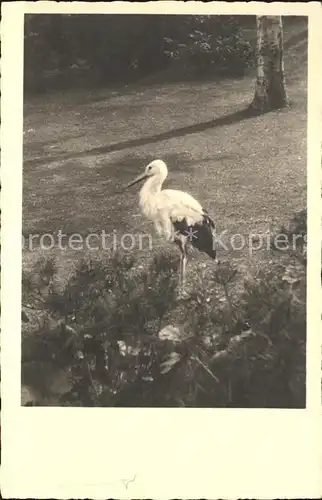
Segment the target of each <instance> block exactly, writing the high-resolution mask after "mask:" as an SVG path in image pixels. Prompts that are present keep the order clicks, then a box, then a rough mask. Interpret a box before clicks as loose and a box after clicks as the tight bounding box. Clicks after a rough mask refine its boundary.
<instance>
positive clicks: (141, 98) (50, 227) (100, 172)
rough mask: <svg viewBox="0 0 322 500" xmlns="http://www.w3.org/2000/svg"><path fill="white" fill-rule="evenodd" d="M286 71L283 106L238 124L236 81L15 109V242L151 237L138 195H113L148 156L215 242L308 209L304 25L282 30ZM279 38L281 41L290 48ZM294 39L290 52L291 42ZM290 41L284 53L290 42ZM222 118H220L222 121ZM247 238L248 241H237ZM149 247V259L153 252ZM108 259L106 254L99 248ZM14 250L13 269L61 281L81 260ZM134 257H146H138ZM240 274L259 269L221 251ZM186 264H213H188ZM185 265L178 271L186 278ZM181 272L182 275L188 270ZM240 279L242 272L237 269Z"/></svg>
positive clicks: (59, 97) (262, 255) (242, 99)
mask: <svg viewBox="0 0 322 500" xmlns="http://www.w3.org/2000/svg"><path fill="white" fill-rule="evenodd" d="M285 40H286V49H285V73H286V84H287V90H288V94H289V98H290V101H291V106H290V107H289V108H287V109H283V110H280V111H276V112H271V113H269V114H265V115H263V116H258V117H253V118H247V119H243V120H241V119H240V115H238V111H239V110H242V109H244V108H245V107H247V105H248V104H249V103H250V102H251V100H252V97H253V93H254V75H253V74H251V75H248V76H246V77H244V78H243V79H236V80H223V81H212V82H202V83H200V82H183V83H175V84H167V85H155V84H154V85H152V86H147V85H144V86H143V85H141V86H140V85H136V86H133V87H128V88H127V89H125V90H124V92H120V91H113V90H110V89H108V90H97V91H96V90H93V91H91V92H89V91H75V92H73V91H70V92H64V93H59V94H58V93H54V94H52V95H48V96H47V95H45V96H39V97H36V98H27V99H26V100H25V104H24V167H23V168H24V170H23V174H24V175H23V179H24V188H23V234H24V236H27V235H29V234H31V233H32V234H37V233H38V234H44V233H55V232H57V231H59V230H61V231H62V232H63V233H65V234H69V235H70V234H72V233H80V234H82V235H83V236H85V235H87V234H89V233H91V232H98V233H101V231H102V230H105V231H106V233H112V231H113V230H116V231H117V235H118V238H121V236H122V234H124V233H131V234H133V235H137V234H139V233H141V234H142V233H150V232H153V228H152V226H151V225H150V224H149V223H148V222H146V221H145V220H144V218H143V217H141V215H140V214H139V208H138V200H137V188H133V190H132V191H129V192H127V193H126V194H119V192H118V190H119V188H120V187H121V186H122V185H123V184H125V183H127V182H128V181H129V180H131V179H132V178H133V177H134V176H136V175H137V174H138V173H139V172H140V171H141V170H142V169H143V168H144V166H145V165H146V164H147V163H148V162H149V161H150V160H152V159H154V158H161V159H163V160H165V161H166V163H167V164H168V167H169V172H170V175H169V178H168V180H167V181H166V186H167V187H172V188H177V189H183V190H186V191H188V192H190V193H191V194H192V195H193V196H195V197H196V198H197V199H198V200H199V201H200V202H201V204H202V205H203V206H204V207H205V208H207V209H208V211H209V212H210V214H211V215H212V217H213V218H214V219H215V221H216V224H217V230H218V232H219V233H221V232H222V231H224V230H226V231H227V233H226V234H227V236H226V238H225V241H227V239H229V235H233V234H234V233H239V234H242V235H248V234H249V233H261V234H262V233H264V232H265V231H267V230H270V228H276V227H278V226H279V225H280V224H281V223H282V222H285V221H287V220H288V219H289V218H290V217H291V216H292V215H293V213H294V212H296V211H298V210H300V209H302V208H304V207H305V206H306V128H307V115H306V108H307V102H306V98H307V96H306V90H307V27H306V24H305V23H303V20H300V21H298V22H296V23H291V24H290V25H289V26H286V27H285ZM288 40H290V42H289V43H288ZM292 40H293V42H292ZM291 42H292V43H291ZM226 116H228V118H227V119H223V117H226ZM247 237H248V236H247ZM164 246H165V244H164V243H163V242H162V241H158V240H155V242H154V251H158V250H159V249H160V248H163V247H164ZM105 251H106V250H105ZM105 251H104V250H103V249H101V250H99V251H92V252H90V251H85V250H82V251H80V250H72V249H64V250H60V249H58V248H56V249H55V250H47V251H44V250H41V249H40V248H39V247H38V248H36V249H34V250H33V251H32V252H30V251H27V250H26V251H24V252H23V268H24V269H26V270H27V269H29V268H30V266H31V265H32V264H33V263H34V262H35V261H36V260H37V259H38V258H39V257H40V255H48V256H49V255H52V254H53V253H54V254H55V256H56V259H57V263H58V267H59V269H60V271H61V277H62V279H64V277H66V276H67V275H68V274H69V272H70V270H71V268H72V267H73V264H74V263H75V262H76V261H78V260H79V259H80V258H81V257H83V256H84V255H85V253H92V254H93V257H97V256H99V257H101V256H102V257H103V254H104V252H105ZM141 253H142V258H144V257H145V256H148V255H149V254H150V252H149V250H148V249H143V250H142V251H141ZM219 258H220V259H223V260H225V259H229V260H230V261H231V262H233V263H234V262H236V264H238V265H239V266H240V268H241V269H242V268H244V269H245V270H247V271H249V270H252V269H254V270H256V269H257V268H259V267H263V266H264V265H269V261H270V259H271V258H272V257H271V255H270V254H269V253H268V252H267V251H265V250H261V251H258V252H255V253H254V254H253V256H252V257H251V256H249V254H248V250H247V249H244V250H242V251H233V250H231V249H230V250H229V249H228V250H227V251H226V250H219ZM193 261H194V262H195V265H197V266H199V264H200V263H201V262H208V263H209V266H211V265H212V263H211V262H210V261H209V260H207V258H206V257H205V258H204V257H202V256H199V255H198V254H196V253H194V254H193ZM195 265H193V264H191V266H190V267H189V266H188V273H189V272H190V273H193V270H194V269H197V268H198V267H195ZM189 269H190V271H189ZM245 272H246V271H245Z"/></svg>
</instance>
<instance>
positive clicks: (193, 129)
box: [24, 108, 257, 165]
mask: <svg viewBox="0 0 322 500" xmlns="http://www.w3.org/2000/svg"><path fill="white" fill-rule="evenodd" d="M254 116H257V113H254V111H253V110H252V109H250V108H246V109H242V110H239V111H235V112H234V113H231V114H229V115H224V116H221V117H219V118H215V119H214V120H210V121H207V122H203V123H197V124H195V125H188V126H187V127H181V128H178V129H174V130H169V131H168V132H162V133H161V134H156V135H152V136H148V137H141V138H139V139H129V140H127V141H122V142H119V143H116V144H111V145H110V146H101V147H98V148H92V149H89V150H88V151H84V152H75V153H71V152H68V153H62V154H57V155H51V156H42V157H40V158H35V159H30V160H25V161H24V165H39V164H42V163H50V162H52V161H59V160H64V159H71V158H83V157H86V156H93V155H96V154H106V153H112V152H115V151H122V150H123V149H128V148H134V147H137V146H144V145H146V144H153V143H156V142H160V141H166V140H169V139H173V138H174V137H184V136H185V135H189V134H196V133H198V132H204V131H205V130H208V129H211V128H216V127H220V126H224V125H230V124H232V123H237V122H239V121H242V120H246V119H247V118H253V117H254Z"/></svg>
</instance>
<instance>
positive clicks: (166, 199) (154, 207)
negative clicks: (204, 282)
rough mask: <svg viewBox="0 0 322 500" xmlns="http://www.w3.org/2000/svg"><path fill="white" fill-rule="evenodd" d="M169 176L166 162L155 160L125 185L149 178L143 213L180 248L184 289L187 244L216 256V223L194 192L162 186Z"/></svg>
mask: <svg viewBox="0 0 322 500" xmlns="http://www.w3.org/2000/svg"><path fill="white" fill-rule="evenodd" d="M167 175H168V169H167V166H166V164H165V163H164V161H162V160H154V161H152V162H151V163H149V164H148V165H147V167H146V168H145V171H144V173H143V174H141V175H139V176H138V177H136V178H135V179H134V180H133V181H132V182H130V183H129V184H127V186H125V188H128V187H130V186H133V185H134V184H136V183H138V182H140V181H143V180H146V182H145V183H144V185H143V187H142V188H141V191H140V201H139V205H140V208H141V211H142V212H143V214H144V215H145V216H146V217H147V218H148V219H149V220H150V221H152V222H154V225H155V228H156V231H157V233H158V234H159V235H160V236H161V235H162V236H164V237H165V238H166V239H167V240H168V241H174V242H175V243H176V244H177V245H178V246H179V248H180V252H181V256H180V289H181V290H183V286H184V281H185V271H186V263H187V245H188V243H191V244H192V245H193V246H194V247H195V248H197V249H198V250H199V251H201V252H205V253H206V254H208V255H209V256H210V257H211V258H212V259H216V250H215V247H214V235H213V230H214V229H215V224H214V222H213V221H212V219H211V218H210V217H209V215H208V212H207V211H206V210H204V209H203V208H202V206H201V205H200V203H199V202H198V201H197V200H195V199H194V198H193V197H192V196H191V195H190V194H188V193H186V192H184V191H178V190H175V189H163V190H162V189H161V188H162V184H163V182H164V180H165V179H166V177H167Z"/></svg>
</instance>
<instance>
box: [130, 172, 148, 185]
mask: <svg viewBox="0 0 322 500" xmlns="http://www.w3.org/2000/svg"><path fill="white" fill-rule="evenodd" d="M147 177H148V175H146V173H145V172H144V173H143V174H140V175H138V176H137V177H136V178H135V179H134V180H133V181H132V182H130V183H129V184H127V185H126V186H124V189H127V188H129V187H131V186H134V184H137V183H138V182H140V181H144V179H147Z"/></svg>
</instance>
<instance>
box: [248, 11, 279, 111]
mask: <svg viewBox="0 0 322 500" xmlns="http://www.w3.org/2000/svg"><path fill="white" fill-rule="evenodd" d="M256 20H257V78H256V86H255V97H254V100H253V103H252V105H251V107H252V108H253V109H254V110H256V111H258V112H261V113H264V112H265V111H270V110H272V109H279V108H283V107H284V106H287V104H288V102H287V95H286V89H285V82H284V63H283V25H282V17H281V16H257V18H256Z"/></svg>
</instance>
